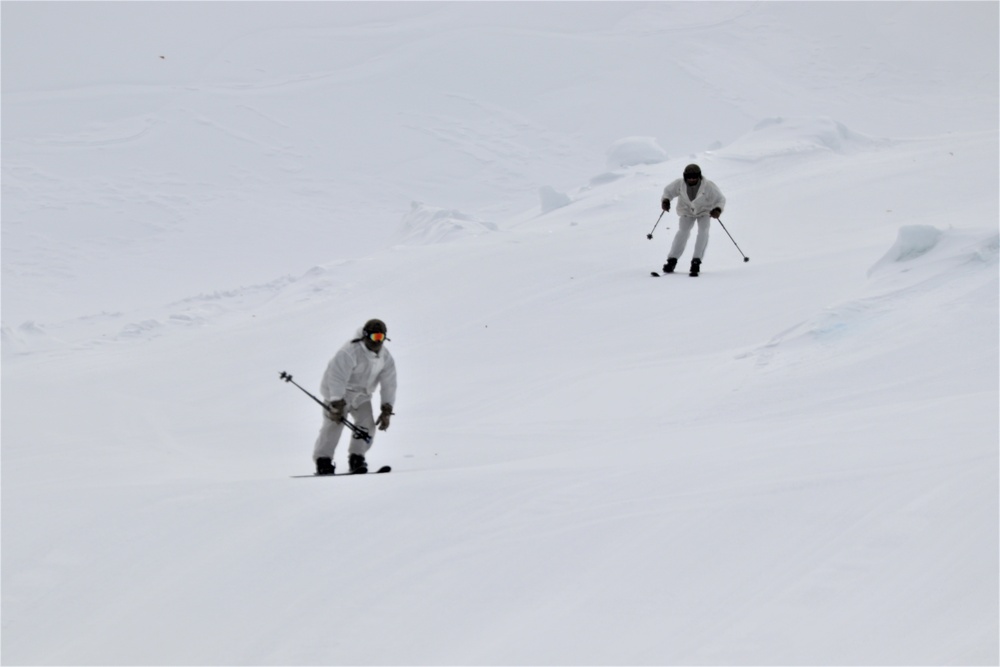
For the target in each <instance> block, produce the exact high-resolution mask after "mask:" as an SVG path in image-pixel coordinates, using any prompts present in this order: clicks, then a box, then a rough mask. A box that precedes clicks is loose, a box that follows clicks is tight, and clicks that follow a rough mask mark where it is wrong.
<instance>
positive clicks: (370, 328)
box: [361, 319, 388, 336]
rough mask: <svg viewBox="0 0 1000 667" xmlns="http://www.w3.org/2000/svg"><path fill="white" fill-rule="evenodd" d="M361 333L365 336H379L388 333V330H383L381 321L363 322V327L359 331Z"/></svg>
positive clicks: (383, 324) (383, 325) (383, 326)
mask: <svg viewBox="0 0 1000 667" xmlns="http://www.w3.org/2000/svg"><path fill="white" fill-rule="evenodd" d="M361 331H362V333H364V335H366V336H368V335H370V334H373V333H380V334H384V333H388V330H387V329H386V328H385V322H383V321H382V320H375V319H372V320H368V321H367V322H365V326H364V327H363V328H362V329H361Z"/></svg>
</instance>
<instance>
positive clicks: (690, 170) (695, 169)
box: [684, 164, 701, 178]
mask: <svg viewBox="0 0 1000 667" xmlns="http://www.w3.org/2000/svg"><path fill="white" fill-rule="evenodd" d="M692 176H696V177H698V178H701V167H699V166H698V165H696V164H689V165H688V166H686V167H684V178H690V177H692Z"/></svg>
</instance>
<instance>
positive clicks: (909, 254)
mask: <svg viewBox="0 0 1000 667" xmlns="http://www.w3.org/2000/svg"><path fill="white" fill-rule="evenodd" d="M998 247H1000V235H998V234H995V233H994V234H987V235H986V236H979V235H976V234H975V233H972V232H962V231H959V230H955V229H949V230H947V231H944V230H941V229H938V228H937V227H933V226H931V225H906V226H904V227H901V228H900V229H899V232H898V234H897V235H896V241H895V243H893V244H892V247H890V248H889V250H888V251H887V252H886V253H885V255H883V256H882V258H881V259H879V260H878V261H877V262H875V264H874V265H873V266H872V267H871V268H870V269H868V276H869V277H872V276H876V275H878V274H885V273H888V272H890V271H895V272H907V273H908V272H910V271H911V270H912V269H920V270H922V271H923V272H928V271H934V272H943V271H946V270H948V271H950V270H953V269H956V268H959V267H961V266H964V265H969V266H977V265H989V264H993V263H996V260H997V249H998ZM920 259H923V260H924V261H923V262H918V261H916V260H920Z"/></svg>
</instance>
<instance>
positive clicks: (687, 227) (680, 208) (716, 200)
mask: <svg viewBox="0 0 1000 667" xmlns="http://www.w3.org/2000/svg"><path fill="white" fill-rule="evenodd" d="M675 197H676V198H677V215H678V216H679V217H680V221H679V222H678V224H677V234H675V235H674V242H673V243H672V244H671V246H670V254H669V255H667V257H673V258H674V259H680V257H681V255H683V254H684V248H685V247H686V246H687V242H688V237H690V236H691V230H692V229H693V228H694V223H695V222H697V223H698V237H697V238H696V239H695V242H694V255H693V256H692V257H693V258H695V259H701V258H702V257H704V256H705V248H707V247H708V226H709V224H710V222H711V219H712V218H711V215H709V213H710V212H711V210H712V209H713V208H721V209H724V208H726V198H725V197H724V196H722V191H721V190H719V187H718V186H717V185H716V184H715V183H713V182H712V181H710V180H708V179H707V178H703V179H701V186H700V187H699V188H698V194H697V195H696V196H695V198H694V199H693V200H692V199H690V198H688V193H687V184H686V183H685V182H684V179H683V178H678V179H677V180H676V181H673V182H672V183H670V184H668V185H667V187H665V188H663V197H662V198H661V199H663V200H666V199H674V198H675Z"/></svg>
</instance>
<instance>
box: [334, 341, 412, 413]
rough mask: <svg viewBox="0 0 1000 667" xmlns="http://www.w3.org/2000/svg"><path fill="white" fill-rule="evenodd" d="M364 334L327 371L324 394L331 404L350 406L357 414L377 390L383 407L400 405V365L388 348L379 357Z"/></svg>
mask: <svg viewBox="0 0 1000 667" xmlns="http://www.w3.org/2000/svg"><path fill="white" fill-rule="evenodd" d="M361 338H364V333H363V332H362V330H361V329H358V333H357V335H356V336H355V341H356V342H355V341H348V342H347V343H345V344H344V346H343V347H341V348H340V350H338V351H337V354H335V355H334V357H333V359H331V360H330V363H329V364H328V365H327V367H326V372H325V373H324V374H323V383H322V384H321V385H320V393H321V394H322V395H323V398H324V399H325V400H326V401H327V402H328V403H329V402H330V401H336V400H338V399H341V398H342V399H344V400H345V401H346V402H347V409H348V410H353V409H355V408H357V407H358V406H359V405H361V404H363V403H366V402H368V401H370V400H371V399H372V395H373V394H374V393H375V387H379V386H380V387H381V389H380V391H381V399H382V403H388V404H389V405H395V404H396V362H395V361H394V360H393V358H392V354H391V353H390V352H389V350H388V348H386V347H385V346H384V345H383V346H382V349H381V350H379V351H378V352H377V353H376V352H372V351H371V350H369V349H368V348H367V347H366V346H365V343H364V341H363V340H357V339H361Z"/></svg>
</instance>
